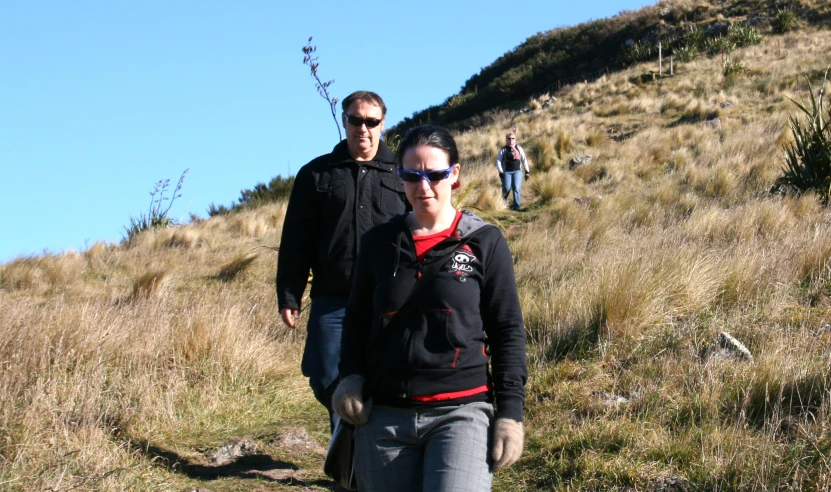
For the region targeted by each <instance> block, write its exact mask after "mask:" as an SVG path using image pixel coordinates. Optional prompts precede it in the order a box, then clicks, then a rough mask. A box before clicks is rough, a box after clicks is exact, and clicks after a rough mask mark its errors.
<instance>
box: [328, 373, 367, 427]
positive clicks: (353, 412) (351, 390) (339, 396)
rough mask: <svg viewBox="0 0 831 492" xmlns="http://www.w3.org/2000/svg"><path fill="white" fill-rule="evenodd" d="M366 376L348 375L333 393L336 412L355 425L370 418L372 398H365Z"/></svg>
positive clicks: (333, 406)
mask: <svg viewBox="0 0 831 492" xmlns="http://www.w3.org/2000/svg"><path fill="white" fill-rule="evenodd" d="M364 381H365V380H364V377H363V376H361V375H359V374H353V375H351V376H347V377H345V378H344V379H342V380H341V382H340V383H339V384H338V387H337V389H335V394H334V395H332V408H333V409H334V410H335V413H337V414H338V415H340V417H341V418H342V419H343V420H345V421H347V422H349V423H350V424H353V425H362V424H365V423H366V422H367V420H369V412H371V411H372V400H367V401H364V400H363V395H362V392H363V389H364Z"/></svg>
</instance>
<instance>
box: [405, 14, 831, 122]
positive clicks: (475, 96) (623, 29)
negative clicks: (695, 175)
mask: <svg viewBox="0 0 831 492" xmlns="http://www.w3.org/2000/svg"><path fill="white" fill-rule="evenodd" d="M782 10H790V11H792V12H793V13H794V14H795V18H796V19H797V20H798V21H799V22H801V23H803V24H804V25H811V26H822V25H829V24H831V5H829V4H828V2H826V1H824V0H801V1H793V2H785V1H780V0H728V1H724V0H664V1H660V2H657V3H656V4H655V5H654V6H651V7H645V8H643V9H640V10H637V11H632V12H628V11H625V12H622V13H621V14H619V15H617V16H614V17H610V18H607V19H599V20H595V21H590V22H585V23H582V24H579V25H577V26H568V27H562V28H557V29H552V30H551V31H548V32H544V33H537V34H535V35H533V36H531V37H529V38H528V39H527V40H526V41H525V42H523V43H522V44H520V45H519V46H517V47H516V48H514V49H513V50H511V51H509V52H507V53H505V54H504V55H502V56H501V57H499V58H498V59H497V60H495V61H494V62H493V63H492V64H490V65H489V66H487V67H484V68H482V70H481V71H480V72H479V73H478V74H474V75H473V76H472V77H470V79H468V80H467V81H466V82H465V83H464V85H463V86H462V88H461V90H460V91H459V93H457V94H455V95H453V96H450V97H448V98H447V100H445V101H444V102H443V103H441V104H437V105H434V106H431V107H429V108H426V109H424V110H421V111H417V112H415V113H413V115H412V116H411V117H409V118H405V119H404V120H403V121H401V122H400V123H399V124H397V125H396V126H395V127H393V128H391V129H390V130H389V133H390V134H403V133H404V132H406V130H407V129H408V128H411V127H412V126H414V125H418V124H423V123H428V122H431V123H435V124H439V125H444V126H450V127H453V128H457V129H467V128H471V127H473V126H476V125H478V124H479V122H480V121H481V116H483V115H487V114H488V113H489V112H490V111H493V110H496V109H500V108H512V107H516V106H517V105H518V104H521V103H522V102H523V101H525V100H527V99H528V98H529V97H532V96H535V95H539V94H542V93H545V92H553V91H555V90H556V89H557V88H558V85H559V84H560V83H562V84H570V83H574V82H575V81H577V80H581V79H582V78H583V77H589V78H594V77H596V76H597V74H598V73H602V72H604V71H606V70H610V71H612V72H616V71H618V70H620V69H621V68H622V67H624V66H627V65H628V64H629V63H630V62H631V58H632V57H631V51H632V50H631V49H630V48H631V44H632V43H636V44H637V45H638V46H643V47H646V46H648V47H649V50H650V53H649V55H648V56H649V57H650V58H651V59H657V58H658V54H657V46H656V45H657V43H658V41H662V42H663V47H664V56H667V57H669V56H671V55H675V56H676V59H678V57H679V56H683V53H682V51H683V50H685V49H686V47H685V43H683V42H679V41H680V40H682V39H683V37H684V34H685V33H686V32H687V31H689V30H690V29H700V30H701V31H702V33H703V34H704V36H706V37H707V38H710V39H716V38H718V37H720V36H723V35H724V34H726V30H727V28H728V26H730V25H732V24H736V25H752V26H755V27H757V28H759V29H762V30H768V29H770V25H771V23H772V22H775V19H776V16H777V13H778V12H780V11H782ZM628 51H629V52H628Z"/></svg>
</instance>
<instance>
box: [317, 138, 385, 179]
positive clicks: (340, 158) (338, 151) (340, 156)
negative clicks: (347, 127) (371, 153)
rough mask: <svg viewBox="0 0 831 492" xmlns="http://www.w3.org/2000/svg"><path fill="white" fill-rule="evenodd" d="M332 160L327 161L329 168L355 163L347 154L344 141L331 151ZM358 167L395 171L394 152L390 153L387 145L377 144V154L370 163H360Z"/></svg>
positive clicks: (347, 149) (347, 147)
mask: <svg viewBox="0 0 831 492" xmlns="http://www.w3.org/2000/svg"><path fill="white" fill-rule="evenodd" d="M331 155H332V159H331V160H330V161H329V165H330V166H337V165H340V164H347V163H352V162H357V161H356V160H355V159H354V158H352V156H351V155H350V154H349V146H348V145H347V142H346V140H345V139H344V140H341V141H340V142H339V143H338V144H337V145H335V148H333V149H332V154H331ZM360 165H362V166H369V167H374V168H376V169H380V170H382V171H390V172H394V171H395V152H393V151H392V149H390V148H389V147H387V144H385V143H384V142H380V143H379V144H378V152H377V153H376V154H375V157H374V158H373V159H372V160H371V161H361V162H360Z"/></svg>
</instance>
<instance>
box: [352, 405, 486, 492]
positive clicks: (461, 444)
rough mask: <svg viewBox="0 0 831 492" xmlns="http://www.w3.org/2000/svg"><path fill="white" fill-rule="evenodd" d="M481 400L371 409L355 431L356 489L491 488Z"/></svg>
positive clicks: (374, 491) (370, 491)
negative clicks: (450, 404) (429, 406)
mask: <svg viewBox="0 0 831 492" xmlns="http://www.w3.org/2000/svg"><path fill="white" fill-rule="evenodd" d="M493 418H494V417H493V405H491V404H490V403H485V402H477V403H468V404H465V405H453V406H444V407H435V408H419V409H414V408H392V407H384V406H377V407H375V408H373V409H372V413H371V414H370V416H369V422H367V423H366V424H365V425H361V426H358V427H357V429H356V431H355V475H356V476H357V478H358V489H359V490H361V491H362V492H380V491H390V492H406V491H414V492H415V491H419V492H420V491H430V492H443V491H459V492H463V491H464V492H468V491H470V492H474V491H476V492H480V491H483V490H490V489H491V479H492V478H493V474H492V472H491V470H490V463H489V453H488V450H489V449H490V427H491V425H492V422H493Z"/></svg>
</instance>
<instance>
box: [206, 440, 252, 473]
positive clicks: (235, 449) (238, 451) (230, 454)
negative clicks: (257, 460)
mask: <svg viewBox="0 0 831 492" xmlns="http://www.w3.org/2000/svg"><path fill="white" fill-rule="evenodd" d="M256 452H257V445H256V444H254V441H252V440H251V438H250V437H243V438H241V439H231V440H230V441H228V442H226V443H225V444H223V445H222V446H220V447H218V448H217V449H216V451H212V452H210V453H208V455H207V458H208V459H209V460H210V461H211V463H212V464H214V465H217V466H224V465H228V464H231V463H233V462H235V461H237V460H238V459H239V458H242V457H243V456H250V455H252V454H254V453H256Z"/></svg>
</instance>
